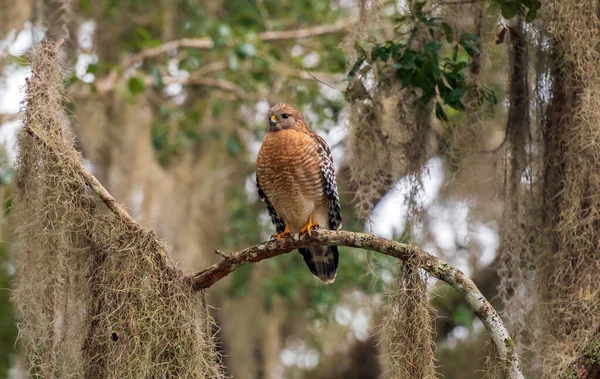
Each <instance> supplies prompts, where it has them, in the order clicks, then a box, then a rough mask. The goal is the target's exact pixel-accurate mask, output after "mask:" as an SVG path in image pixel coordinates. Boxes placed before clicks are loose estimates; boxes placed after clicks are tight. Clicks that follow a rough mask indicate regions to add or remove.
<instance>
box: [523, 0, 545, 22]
mask: <svg viewBox="0 0 600 379" xmlns="http://www.w3.org/2000/svg"><path fill="white" fill-rule="evenodd" d="M541 7H542V2H541V1H539V0H533V1H532V2H531V6H530V7H529V11H528V12H527V16H526V17H525V21H527V22H531V21H533V20H534V19H535V16H537V11H538V10H539V9H540V8H541Z"/></svg>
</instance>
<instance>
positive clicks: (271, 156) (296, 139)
mask: <svg viewBox="0 0 600 379" xmlns="http://www.w3.org/2000/svg"><path fill="white" fill-rule="evenodd" d="M256 185H257V187H258V194H259V196H260V198H261V200H262V201H264V202H265V205H266V206H267V211H268V212H269V216H271V220H272V221H273V224H274V225H275V229H276V230H277V234H275V235H274V237H277V238H278V239H279V238H281V237H283V236H285V235H288V234H290V233H298V232H300V233H308V234H309V235H310V233H311V228H312V227H313V226H315V225H318V226H319V227H320V228H324V229H332V230H337V229H339V228H340V227H341V225H342V213H341V210H340V201H339V198H338V192H337V184H336V179H335V169H334V166H333V158H332V157H331V152H330V151H329V146H327V142H325V140H324V139H323V138H321V137H320V136H318V135H317V134H315V133H313V132H312V131H311V130H310V129H309V128H308V126H307V125H306V122H305V121H304V118H303V117H302V115H301V114H300V113H299V112H298V111H296V110H295V109H294V108H292V107H291V106H290V105H288V104H277V105H275V106H274V107H273V108H271V110H269V132H268V133H267V135H266V136H265V139H264V140H263V144H262V146H261V148H260V151H259V152H258V157H257V158H256ZM299 251H300V254H302V257H303V258H304V260H305V262H306V264H307V265H308V268H309V269H310V271H311V272H312V273H313V275H315V276H316V277H317V278H319V279H320V280H322V281H323V282H325V283H331V282H333V281H334V280H335V275H336V269H337V265H338V250H337V247H336V246H318V245H314V246H310V247H309V248H307V249H299Z"/></svg>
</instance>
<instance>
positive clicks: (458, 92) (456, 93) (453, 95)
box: [444, 88, 467, 105]
mask: <svg viewBox="0 0 600 379" xmlns="http://www.w3.org/2000/svg"><path fill="white" fill-rule="evenodd" d="M466 92H467V90H466V88H455V89H453V90H452V91H450V92H449V93H448V95H447V96H446V97H444V102H445V103H446V104H450V105H452V104H454V103H456V102H458V101H460V99H462V98H463V96H464V95H465V93H466Z"/></svg>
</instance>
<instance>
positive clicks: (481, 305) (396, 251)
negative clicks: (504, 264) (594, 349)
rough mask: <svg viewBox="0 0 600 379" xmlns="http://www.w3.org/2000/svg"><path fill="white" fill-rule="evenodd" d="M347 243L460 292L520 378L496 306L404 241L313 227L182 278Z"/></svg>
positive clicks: (218, 274)
mask: <svg viewBox="0 0 600 379" xmlns="http://www.w3.org/2000/svg"><path fill="white" fill-rule="evenodd" d="M314 244H318V245H323V246H324V245H328V246H348V247H355V248H361V249H367V250H371V251H377V252H379V253H382V254H385V255H388V256H390V257H394V258H398V259H400V260H403V261H405V262H411V263H412V264H414V265H416V266H418V267H420V268H422V269H423V270H425V271H427V272H428V273H429V274H430V275H431V276H433V277H434V278H437V279H439V280H442V281H444V282H446V283H448V284H449V285H451V286H452V287H453V288H454V289H456V290H457V291H458V292H459V293H460V294H462V295H463V297H464V298H465V300H466V301H467V303H468V305H469V307H471V309H472V310H473V312H474V313H475V314H476V315H477V317H478V318H479V319H480V320H481V322H482V323H483V325H484V326H485V328H486V329H487V331H488V332H489V333H490V335H491V337H492V341H493V342H494V345H495V347H496V351H497V353H498V356H499V358H500V360H501V362H502V365H503V367H504V369H505V372H506V377H507V378H510V379H517V378H523V374H522V372H521V368H520V366H519V361H518V359H517V355H516V353H515V349H514V342H513V340H512V339H511V338H510V335H509V333H508V330H507V329H506V327H505V326H504V323H503V322H502V320H501V319H500V316H499V315H498V313H497V312H496V310H495V309H494V308H493V307H492V305H491V304H490V303H489V301H488V300H487V299H486V298H485V297H484V296H483V295H482V294H481V292H480V291H479V289H478V288H477V286H475V284H474V283H473V281H472V280H471V279H469V278H468V277H467V276H466V275H465V274H464V273H463V272H461V271H460V270H458V269H456V268H454V267H452V266H451V265H449V264H448V263H446V262H444V261H442V260H440V259H438V258H436V257H434V256H433V255H431V254H429V253H427V252H426V251H424V250H422V249H421V248H419V247H418V246H415V245H407V244H403V243H400V242H397V241H392V240H388V239H386V238H381V237H377V236H374V235H370V234H365V233H353V232H347V231H331V230H315V231H314V232H313V233H312V237H308V236H303V237H291V238H284V239H281V240H279V241H269V242H265V243H261V244H258V245H255V246H251V247H248V248H246V249H244V250H241V251H238V252H235V253H231V254H228V255H227V256H226V257H225V258H224V259H223V260H222V261H220V262H219V263H216V264H214V265H212V266H211V267H209V268H208V269H206V270H204V271H201V272H198V273H195V274H192V275H190V276H187V277H186V278H184V280H186V281H187V282H188V284H189V285H190V286H191V287H192V289H193V290H196V291H199V290H202V289H205V288H208V287H210V286H212V285H213V284H215V283H216V282H217V281H219V280H220V279H222V278H224V277H226V276H227V275H229V274H230V273H232V272H233V271H235V270H236V269H238V268H239V267H241V266H242V265H244V264H247V263H251V262H259V261H262V260H265V259H268V258H272V257H275V256H278V255H281V254H287V253H289V252H291V251H293V250H295V249H297V248H299V247H308V246H309V245H314Z"/></svg>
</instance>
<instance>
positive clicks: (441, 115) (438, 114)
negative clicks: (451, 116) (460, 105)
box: [435, 101, 448, 121]
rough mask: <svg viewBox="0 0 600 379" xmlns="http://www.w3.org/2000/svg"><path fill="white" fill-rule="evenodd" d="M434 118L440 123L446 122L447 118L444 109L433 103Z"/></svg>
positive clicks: (437, 103)
mask: <svg viewBox="0 0 600 379" xmlns="http://www.w3.org/2000/svg"><path fill="white" fill-rule="evenodd" d="M435 117H436V118H437V119H438V120H441V121H448V116H446V112H444V108H442V105H441V104H440V103H439V102H437V101H436V102H435Z"/></svg>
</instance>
